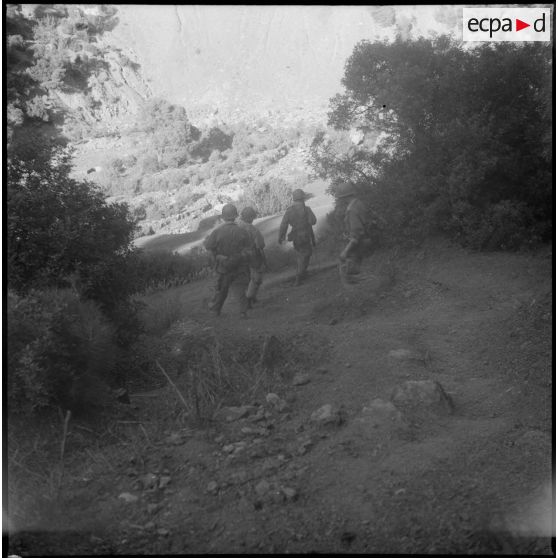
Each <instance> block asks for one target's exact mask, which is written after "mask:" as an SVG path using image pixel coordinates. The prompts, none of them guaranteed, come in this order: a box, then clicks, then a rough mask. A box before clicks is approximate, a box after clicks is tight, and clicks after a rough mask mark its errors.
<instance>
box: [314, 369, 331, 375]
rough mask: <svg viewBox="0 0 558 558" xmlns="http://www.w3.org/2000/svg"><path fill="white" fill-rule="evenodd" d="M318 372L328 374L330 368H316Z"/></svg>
mask: <svg viewBox="0 0 558 558" xmlns="http://www.w3.org/2000/svg"><path fill="white" fill-rule="evenodd" d="M316 372H317V373H318V374H327V373H328V369H327V368H316Z"/></svg>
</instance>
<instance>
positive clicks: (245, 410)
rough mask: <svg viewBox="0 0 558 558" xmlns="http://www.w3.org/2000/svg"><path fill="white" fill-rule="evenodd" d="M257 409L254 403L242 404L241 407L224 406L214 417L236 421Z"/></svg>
mask: <svg viewBox="0 0 558 558" xmlns="http://www.w3.org/2000/svg"><path fill="white" fill-rule="evenodd" d="M255 410H256V408H255V407H253V406H252V405H242V406H240V407H222V408H221V409H219V410H218V411H217V412H216V413H215V414H214V418H215V419H217V420H224V421H226V422H234V421H236V420H240V419H242V418H245V417H247V416H248V415H249V414H250V413H252V412H254V411H255Z"/></svg>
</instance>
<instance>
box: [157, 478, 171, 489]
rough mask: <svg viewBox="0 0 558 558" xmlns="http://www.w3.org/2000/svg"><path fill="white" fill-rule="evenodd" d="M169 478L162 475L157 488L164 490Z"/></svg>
mask: <svg viewBox="0 0 558 558" xmlns="http://www.w3.org/2000/svg"><path fill="white" fill-rule="evenodd" d="M171 480H172V479H171V477H170V476H168V475H164V476H162V477H161V478H160V479H159V488H165V487H166V486H167V485H168V484H169V483H170V481H171Z"/></svg>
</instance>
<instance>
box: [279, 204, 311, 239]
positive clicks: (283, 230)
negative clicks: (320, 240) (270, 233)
mask: <svg viewBox="0 0 558 558" xmlns="http://www.w3.org/2000/svg"><path fill="white" fill-rule="evenodd" d="M316 222H317V219H316V216H315V215H314V212H313V211H312V210H311V209H310V208H309V207H308V206H307V205H305V204H304V202H295V203H294V204H293V205H291V206H290V207H289V208H288V209H287V211H285V215H283V219H282V220H281V225H280V226H279V240H280V241H283V240H285V235H286V234H287V229H288V228H289V225H290V226H291V227H292V231H291V232H290V233H289V237H288V240H292V241H293V242H306V241H308V242H310V240H311V239H312V236H313V231H312V226H313V225H315V224H316Z"/></svg>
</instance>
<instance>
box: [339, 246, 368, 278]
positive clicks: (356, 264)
mask: <svg viewBox="0 0 558 558" xmlns="http://www.w3.org/2000/svg"><path fill="white" fill-rule="evenodd" d="M363 257H364V243H363V242H359V243H358V244H356V245H353V246H352V247H351V248H350V249H349V251H348V252H347V255H346V256H345V259H344V260H341V261H340V263H339V271H340V273H341V276H342V277H347V276H349V275H358V274H359V273H360V266H361V264H362V259H363Z"/></svg>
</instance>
